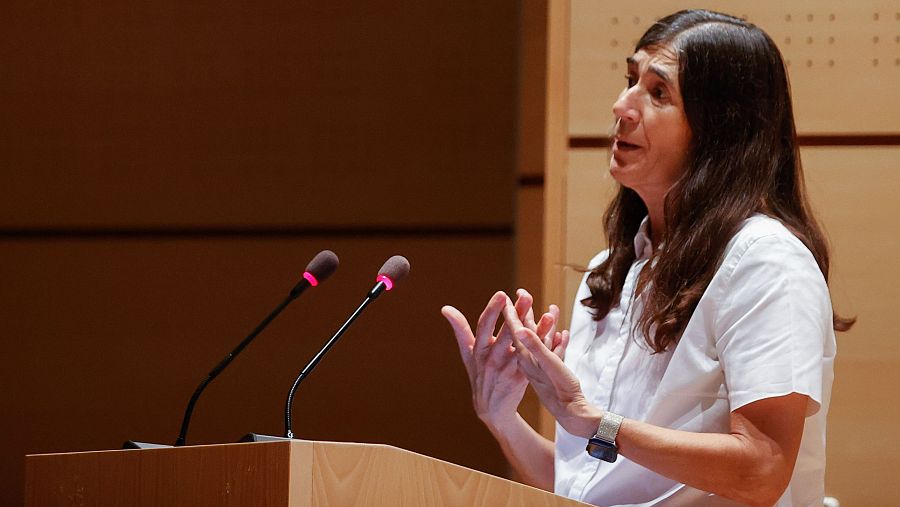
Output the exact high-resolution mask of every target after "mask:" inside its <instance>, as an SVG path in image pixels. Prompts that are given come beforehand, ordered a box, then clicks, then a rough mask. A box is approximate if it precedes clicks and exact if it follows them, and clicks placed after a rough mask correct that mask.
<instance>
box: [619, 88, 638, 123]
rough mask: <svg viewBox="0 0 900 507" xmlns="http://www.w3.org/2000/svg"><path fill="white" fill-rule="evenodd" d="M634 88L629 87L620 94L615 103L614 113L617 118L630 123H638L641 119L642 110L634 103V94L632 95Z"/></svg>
mask: <svg viewBox="0 0 900 507" xmlns="http://www.w3.org/2000/svg"><path fill="white" fill-rule="evenodd" d="M632 90H634V88H627V89H625V90H623V91H622V93H621V94H619V98H618V99H616V101H615V103H613V114H614V115H616V119H617V120H622V121H626V122H630V123H637V121H638V120H639V119H640V116H641V115H640V112H639V111H638V110H637V108H636V107H635V104H634V96H633V95H632V93H631V92H632Z"/></svg>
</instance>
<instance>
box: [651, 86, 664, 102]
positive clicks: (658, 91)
mask: <svg viewBox="0 0 900 507" xmlns="http://www.w3.org/2000/svg"><path fill="white" fill-rule="evenodd" d="M650 94H651V95H653V98H654V99H660V100H662V99H665V98H666V91H665V90H664V89H663V88H662V87H660V86H657V87H656V88H654V89H653V90H652V91H651V92H650Z"/></svg>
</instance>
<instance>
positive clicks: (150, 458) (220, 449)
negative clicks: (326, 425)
mask: <svg viewBox="0 0 900 507" xmlns="http://www.w3.org/2000/svg"><path fill="white" fill-rule="evenodd" d="M25 476H26V478H25V504H26V505H28V506H36V505H40V506H71V505H79V506H82V505H84V506H87V505H100V506H104V505H135V506H143V505H147V506H149V505H254V506H257V505H258V506H290V507H308V506H309V507H311V506H355V505H367V506H400V505H408V506H420V505H421V506H428V505H435V506H437V505H453V506H455V505H459V506H476V505H486V506H492V507H494V506H507V505H508V506H519V505H529V506H548V507H550V506H578V505H587V504H584V503H581V502H577V501H575V500H571V499H568V498H563V497H560V496H556V495H553V494H552V493H548V492H546V491H543V490H539V489H536V488H532V487H530V486H525V485H523V484H519V483H516V482H513V481H509V480H506V479H501V478H499V477H494V476H491V475H489V474H485V473H482V472H478V471H476V470H471V469H468V468H465V467H462V466H459V465H454V464H452V463H447V462H445V461H441V460H437V459H434V458H430V457H427V456H423V455H421V454H416V453H413V452H410V451H406V450H403V449H399V448H396V447H392V446H388V445H376V444H355V443H336V442H313V441H303V440H293V441H283V442H257V443H244V444H222V445H203V446H192V447H177V448H175V447H173V448H161V449H142V450H127V451H126V450H118V451H95V452H79V453H68V454H38V455H30V456H27V457H26V461H25Z"/></svg>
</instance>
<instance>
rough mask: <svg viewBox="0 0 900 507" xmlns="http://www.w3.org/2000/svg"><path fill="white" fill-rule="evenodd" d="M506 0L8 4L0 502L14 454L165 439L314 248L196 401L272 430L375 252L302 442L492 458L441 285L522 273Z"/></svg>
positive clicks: (511, 9) (501, 469)
mask: <svg viewBox="0 0 900 507" xmlns="http://www.w3.org/2000/svg"><path fill="white" fill-rule="evenodd" d="M519 15H520V13H519V7H518V5H517V2H513V1H506V2H461V3H459V2H446V3H445V2H436V1H434V2H432V1H428V2H385V1H380V2H371V1H369V2H350V1H329V2H296V1H292V2H275V1H264V2H230V3H219V2H137V3H134V2H66V3H55V2H54V3H37V2H24V1H16V2H4V3H3V6H2V7H0V68H2V69H3V70H2V74H0V76H2V77H0V280H2V282H0V283H2V291H0V322H2V325H3V332H2V349H0V350H2V352H0V388H2V394H0V435H2V437H0V438H2V441H0V449H2V454H0V505H16V504H20V503H21V502H22V491H23V482H24V456H25V455H26V454H30V453H47V452H69V451H80V450H94V449H114V448H118V447H119V446H120V445H121V443H122V442H123V441H124V440H126V439H138V440H145V441H154V442H161V443H172V442H173V441H174V439H175V437H176V436H177V433H178V428H179V425H180V422H181V417H182V413H183V410H184V407H185V404H186V403H187V400H188V398H189V396H190V394H191V393H192V392H193V390H194V388H195V387H196V385H197V383H198V382H199V381H200V380H201V378H203V376H204V375H205V374H206V373H207V372H208V371H209V370H210V369H211V368H212V367H213V366H214V365H215V364H216V363H218V361H219V360H220V359H221V358H222V357H223V356H224V355H225V353H226V352H227V351H228V350H230V349H231V348H232V347H234V346H235V345H236V344H237V343H238V342H239V341H240V340H241V339H242V338H243V337H244V336H245V335H246V334H247V333H248V332H249V331H250V330H251V329H252V328H253V327H254V326H255V325H256V324H257V322H258V321H259V320H260V319H262V318H263V317H264V316H265V315H266V314H267V313H268V312H269V311H270V309H271V308H273V307H274V306H275V305H276V304H277V303H278V302H279V301H280V300H281V299H282V298H283V297H284V295H286V293H287V291H288V290H289V289H290V288H291V287H292V286H293V285H294V283H296V281H297V280H298V279H299V276H300V273H302V270H303V267H304V266H305V265H306V263H307V261H308V260H309V259H310V258H311V257H312V256H313V255H314V254H315V253H316V252H318V251H319V250H321V249H324V248H330V249H332V250H334V251H335V252H336V253H337V254H338V255H339V256H340V257H341V268H340V269H339V270H338V271H337V273H336V274H335V275H334V277H333V278H332V279H331V280H329V281H328V282H327V283H325V284H323V285H321V286H320V287H318V288H316V289H312V290H310V291H308V292H307V293H306V294H304V295H303V296H302V297H301V299H299V300H298V301H296V302H295V303H294V304H293V305H292V306H291V307H290V308H288V310H287V311H286V312H285V313H284V314H283V315H282V316H281V317H280V318H279V319H278V320H277V321H276V322H275V323H274V324H273V325H272V326H270V328H269V329H268V330H267V331H266V332H265V333H264V334H263V335H262V336H260V338H259V339H258V340H257V341H256V342H254V343H253V344H252V345H251V346H250V347H249V348H248V349H247V350H246V351H245V352H244V353H243V355H242V356H241V357H239V358H238V360H236V361H235V363H234V364H233V365H232V366H231V368H230V369H229V370H227V371H226V372H225V373H224V374H223V375H222V376H221V377H220V378H219V379H218V380H217V381H216V382H215V383H214V384H212V386H211V387H210V388H209V389H208V390H207V392H206V393H205V395H204V397H203V398H201V400H200V402H199V404H198V406H197V410H196V412H195V416H194V419H193V422H192V426H191V432H190V434H189V436H188V442H189V443H191V444H199V443H218V442H232V441H235V440H236V439H238V438H239V437H240V436H241V435H242V434H244V433H246V432H248V431H256V432H260V433H269V434H280V433H281V432H282V431H283V428H282V407H283V404H284V397H285V395H286V393H287V389H288V388H289V386H290V383H291V382H292V380H293V378H294V376H295V375H296V374H297V373H298V372H299V370H300V368H302V366H303V365H305V364H306V362H307V361H308V360H309V358H310V357H311V356H312V355H313V354H314V353H315V351H316V350H318V348H319V347H320V346H321V344H323V343H324V341H325V340H326V339H327V338H328V337H329V336H330V335H331V334H332V333H333V332H334V331H335V330H336V329H337V327H338V326H339V325H340V323H341V322H343V319H344V318H345V317H346V316H347V315H349V313H350V312H351V311H352V310H353V309H354V308H355V307H356V305H357V304H358V303H359V302H361V300H362V298H363V297H364V295H365V293H366V291H367V290H368V289H369V288H370V287H371V285H372V284H373V282H374V276H375V274H376V271H377V269H378V267H379V266H380V265H381V264H382V262H384V260H385V259H387V257H389V256H390V255H393V254H396V253H400V254H404V255H406V256H407V257H408V258H409V259H410V262H411V264H412V271H411V274H410V276H409V278H408V279H406V280H404V281H403V282H402V283H401V284H399V286H398V287H397V289H396V290H395V291H392V292H390V293H388V294H385V295H384V296H382V298H380V299H379V300H378V301H376V302H375V303H374V304H373V305H372V306H371V307H370V308H369V309H368V310H367V311H366V313H365V314H364V315H363V316H362V317H361V318H360V320H359V321H358V322H357V323H356V324H355V326H354V327H353V328H351V330H350V331H349V332H348V333H347V334H346V335H345V337H344V338H343V339H342V341H341V342H340V343H339V344H338V345H337V346H336V347H335V348H334V349H333V350H332V352H331V353H330V354H329V356H328V357H327V359H326V360H325V361H324V362H323V363H322V364H321V365H320V367H319V368H318V369H317V370H316V371H315V373H313V375H312V376H311V377H310V378H309V380H308V381H307V382H306V383H304V384H303V385H302V386H301V389H300V391H299V392H298V395H297V398H296V400H295V416H294V419H295V423H294V432H295V433H296V434H297V436H298V437H300V438H306V439H316V440H346V441H357V442H379V443H387V444H392V445H396V446H399V447H403V448H407V449H410V450H414V451H417V452H421V453H424V454H428V455H431V456H435V457H437V458H441V459H445V460H448V461H451V462H454V463H459V464H462V465H465V466H469V467H473V468H476V469H479V470H483V471H486V472H489V473H494V474H498V475H503V474H505V473H506V465H505V463H504V461H503V459H502V456H501V454H500V452H499V449H498V448H497V446H496V444H494V443H493V440H492V439H491V438H490V435H489V434H488V433H487V432H486V431H485V430H484V429H483V428H482V426H481V425H480V424H479V422H478V421H477V419H476V418H475V417H474V415H473V413H472V410H471V407H470V402H469V394H468V386H467V381H466V379H465V372H464V370H463V367H462V365H461V364H460V362H459V358H458V353H457V349H456V345H455V342H454V340H453V338H452V334H451V333H450V330H449V327H448V326H447V325H446V324H445V323H444V321H443V319H442V318H441V317H440V314H439V309H440V307H441V306H442V305H443V304H447V303H451V304H455V305H457V306H459V307H460V308H461V309H462V310H464V311H465V312H466V313H467V315H471V316H473V317H474V316H476V315H477V314H478V312H480V309H481V307H482V304H483V303H484V302H485V301H486V300H487V298H488V297H489V296H490V295H491V294H492V293H493V291H495V290H497V289H507V290H510V289H514V285H513V282H514V268H515V261H514V243H515V241H516V236H515V227H514V222H515V219H514V213H515V210H514V202H515V192H516V175H515V173H516V163H517V161H516V153H517V115H518V112H517V100H518V98H517V97H518V95H517V94H518V93H519V91H518V89H517V76H518V68H519V66H518V60H519V57H518V55H519V39H518V37H519V30H520V26H519V19H520V16H519Z"/></svg>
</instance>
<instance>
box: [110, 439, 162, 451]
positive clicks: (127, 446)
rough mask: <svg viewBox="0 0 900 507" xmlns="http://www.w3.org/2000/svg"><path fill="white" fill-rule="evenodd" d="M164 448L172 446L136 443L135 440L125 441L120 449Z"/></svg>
mask: <svg viewBox="0 0 900 507" xmlns="http://www.w3.org/2000/svg"><path fill="white" fill-rule="evenodd" d="M165 447H172V446H171V445H166V444H154V443H152V442H138V441H136V440H126V441H125V443H123V444H122V449H162V448H165Z"/></svg>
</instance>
